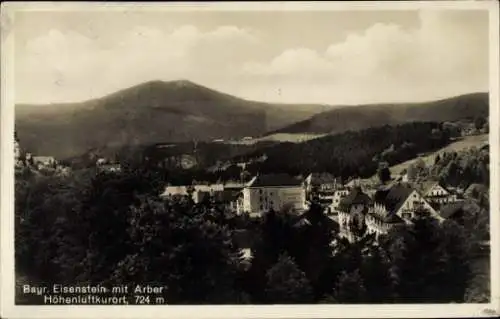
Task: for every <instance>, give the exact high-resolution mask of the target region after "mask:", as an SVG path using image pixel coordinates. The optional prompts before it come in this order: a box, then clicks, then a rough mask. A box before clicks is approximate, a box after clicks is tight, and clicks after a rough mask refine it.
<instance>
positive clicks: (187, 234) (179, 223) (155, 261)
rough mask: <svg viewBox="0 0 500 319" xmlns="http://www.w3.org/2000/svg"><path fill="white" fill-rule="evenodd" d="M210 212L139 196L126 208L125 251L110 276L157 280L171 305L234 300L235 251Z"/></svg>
mask: <svg viewBox="0 0 500 319" xmlns="http://www.w3.org/2000/svg"><path fill="white" fill-rule="evenodd" d="M209 212H210V210H205V209H204V207H200V206H199V205H197V206H192V204H191V203H190V202H170V201H167V202H162V201H160V200H158V199H156V198H154V197H151V196H145V197H143V198H142V199H141V202H140V204H138V205H136V206H133V207H131V208H130V211H129V214H128V215H129V218H128V223H129V226H128V228H127V231H128V233H129V236H130V245H131V249H130V252H129V253H128V254H127V256H126V257H125V258H123V259H122V260H121V261H120V263H119V264H118V269H117V271H115V272H114V279H115V280H118V281H121V282H127V283H138V284H139V283H161V284H163V285H165V286H166V287H167V289H166V293H165V297H166V299H167V300H168V301H169V303H173V304H224V303H235V302H237V301H238V300H239V298H240V297H241V294H239V293H238V291H236V289H235V279H236V274H237V272H238V267H239V265H240V253H239V251H238V249H237V248H236V246H235V245H234V244H233V241H232V233H231V231H230V230H229V229H228V228H227V227H226V226H224V225H221V224H218V223H216V222H214V221H211V220H210V216H209V215H208V214H209Z"/></svg>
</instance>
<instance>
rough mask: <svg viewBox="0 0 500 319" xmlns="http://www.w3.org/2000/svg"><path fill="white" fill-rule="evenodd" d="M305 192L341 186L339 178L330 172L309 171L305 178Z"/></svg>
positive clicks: (323, 190) (328, 189) (324, 190)
mask: <svg viewBox="0 0 500 319" xmlns="http://www.w3.org/2000/svg"><path fill="white" fill-rule="evenodd" d="M304 182H305V185H306V192H307V193H310V192H311V191H313V190H315V189H316V190H317V191H318V192H326V191H332V190H335V189H337V188H340V187H342V183H341V180H340V178H338V177H334V176H333V175H332V174H330V173H311V174H309V175H308V176H307V177H306V179H305V181H304Z"/></svg>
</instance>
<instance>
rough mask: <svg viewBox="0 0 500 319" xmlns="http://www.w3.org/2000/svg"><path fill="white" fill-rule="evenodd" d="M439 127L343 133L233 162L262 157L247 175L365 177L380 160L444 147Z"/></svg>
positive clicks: (445, 142) (446, 137) (405, 126)
mask: <svg viewBox="0 0 500 319" xmlns="http://www.w3.org/2000/svg"><path fill="white" fill-rule="evenodd" d="M440 126H441V124H440V123H437V122H413V123H405V124H400V125H393V126H389V125H384V126H380V127H372V128H369V129H364V130H359V131H347V132H344V133H339V134H335V135H328V136H324V137H319V138H316V139H311V140H309V141H306V142H303V143H279V144H276V145H271V146H268V147H264V148H261V149H259V150H257V151H256V152H253V153H249V154H245V155H243V156H238V157H236V158H234V161H238V162H239V161H247V162H248V161H251V160H252V159H255V158H257V157H260V156H262V155H264V154H265V155H266V157H267V160H266V161H265V162H263V163H255V165H254V164H251V165H249V166H248V167H247V169H248V170H249V171H251V173H253V174H255V173H256V172H261V173H267V172H274V173H289V174H292V175H299V174H308V173H310V172H328V173H331V174H334V175H335V176H341V177H342V178H343V179H347V178H349V177H355V176H358V177H361V178H366V177H370V176H372V175H373V174H374V173H375V172H376V170H377V168H378V166H379V162H380V161H384V162H388V163H389V164H390V165H395V164H397V163H402V162H404V161H407V160H409V159H412V158H415V157H416V156H417V154H420V153H424V152H430V151H433V150H436V149H440V148H442V147H444V146H445V145H448V144H449V143H450V138H449V135H448V133H447V131H441V130H440V129H439V128H440ZM388 149H392V150H391V152H387V150H388ZM383 153H386V154H385V155H384V158H383V159H380V158H379V159H375V157H380V155H381V154H383Z"/></svg>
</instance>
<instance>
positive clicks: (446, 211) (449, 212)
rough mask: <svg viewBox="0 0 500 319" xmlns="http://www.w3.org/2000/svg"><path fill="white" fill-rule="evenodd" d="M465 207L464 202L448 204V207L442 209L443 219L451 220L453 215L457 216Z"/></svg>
mask: <svg viewBox="0 0 500 319" xmlns="http://www.w3.org/2000/svg"><path fill="white" fill-rule="evenodd" d="M463 206H464V203H463V202H455V203H450V204H447V205H445V206H443V207H441V210H440V211H439V214H440V215H441V217H443V218H450V217H452V216H453V215H455V214H456V213H458V212H460V211H462V209H463Z"/></svg>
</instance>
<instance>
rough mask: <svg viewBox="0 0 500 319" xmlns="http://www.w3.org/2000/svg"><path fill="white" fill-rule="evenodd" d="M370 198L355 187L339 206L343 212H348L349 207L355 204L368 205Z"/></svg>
mask: <svg viewBox="0 0 500 319" xmlns="http://www.w3.org/2000/svg"><path fill="white" fill-rule="evenodd" d="M370 201H371V200H370V197H369V196H368V195H366V194H365V193H363V191H362V190H361V188H359V187H355V188H354V189H353V190H352V191H350V192H349V194H348V195H347V196H346V197H344V198H343V199H342V200H340V203H339V206H340V209H342V210H343V211H346V212H348V211H350V210H351V206H352V205H355V204H362V205H367V204H369V203H370Z"/></svg>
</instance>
